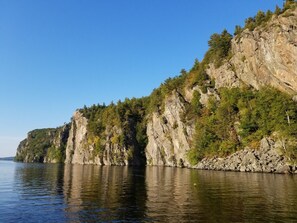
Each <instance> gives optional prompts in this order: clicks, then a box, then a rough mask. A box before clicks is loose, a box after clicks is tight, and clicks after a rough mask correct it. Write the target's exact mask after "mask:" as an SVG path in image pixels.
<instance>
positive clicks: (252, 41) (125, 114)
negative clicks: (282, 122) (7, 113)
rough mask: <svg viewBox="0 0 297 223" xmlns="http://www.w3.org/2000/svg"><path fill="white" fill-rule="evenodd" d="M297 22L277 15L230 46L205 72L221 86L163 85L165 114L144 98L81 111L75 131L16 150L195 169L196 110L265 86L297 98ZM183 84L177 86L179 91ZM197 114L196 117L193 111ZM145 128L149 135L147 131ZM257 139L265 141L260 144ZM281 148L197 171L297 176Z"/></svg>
mask: <svg viewBox="0 0 297 223" xmlns="http://www.w3.org/2000/svg"><path fill="white" fill-rule="evenodd" d="M296 24H297V9H290V10H287V11H286V12H284V13H283V14H281V15H278V16H277V15H273V17H272V18H271V19H270V20H269V21H268V22H267V24H265V25H262V26H258V27H256V28H255V29H254V30H253V31H249V30H248V29H245V30H244V31H243V32H242V33H241V34H240V35H238V36H235V37H234V38H233V39H232V41H231V52H232V53H231V57H230V58H228V60H225V61H224V62H223V63H222V65H221V66H220V67H215V65H214V64H208V66H207V69H206V70H205V72H206V74H207V75H208V76H210V77H211V79H214V80H215V86H213V85H212V83H211V80H210V79H207V78H206V79H202V81H201V82H200V83H204V84H205V86H202V85H201V84H199V86H198V84H197V83H198V81H197V82H196V85H194V86H192V85H190V84H188V83H190V82H191V81H189V80H187V79H186V78H188V79H190V78H191V77H190V76H191V75H189V76H186V75H184V77H185V80H184V82H183V84H184V83H185V84H184V85H183V86H182V87H179V86H174V87H172V86H170V88H167V89H165V90H164V89H163V90H164V91H165V92H166V96H164V94H163V93H162V91H163V90H162V89H161V87H162V85H161V87H160V89H161V90H160V91H159V93H158V94H159V95H162V94H163V95H162V97H161V96H160V98H157V99H156V100H155V101H157V103H156V104H157V107H158V106H159V107H158V109H157V110H158V111H156V110H154V112H148V111H150V110H149V109H147V106H148V105H147V104H149V103H148V102H147V101H146V100H143V101H141V102H139V101H137V99H133V100H131V101H129V102H127V103H119V104H118V105H110V106H109V107H108V106H107V107H104V106H101V107H100V106H99V107H97V108H96V106H95V107H94V108H86V109H85V110H83V109H81V110H80V111H76V112H75V113H74V115H73V118H72V121H71V124H70V125H65V126H63V127H61V128H57V129H44V130H34V131H32V132H30V133H29V134H28V138H27V139H25V140H24V141H22V142H21V143H20V145H19V147H18V149H17V156H16V157H17V160H19V161H24V162H60V161H64V160H65V163H72V164H75V163H77V164H97V165H145V164H146V165H161V166H164V165H165V166H179V167H184V166H185V167H192V165H191V164H190V161H189V157H188V155H189V154H188V152H189V151H190V150H191V148H192V147H194V146H195V145H194V143H193V141H194V135H195V131H196V130H197V128H199V126H197V123H195V120H197V119H196V118H197V116H199V115H201V114H199V113H197V112H196V111H195V112H196V113H195V114H194V116H195V115H196V117H194V116H193V110H194V109H196V110H199V109H201V108H202V107H204V108H207V107H208V106H210V105H209V101H210V100H209V99H212V100H213V105H212V106H213V107H215V106H216V103H217V104H218V103H219V102H220V99H221V98H220V93H219V89H220V88H222V87H227V88H235V87H243V86H250V87H252V88H253V89H257V90H258V89H261V87H263V86H273V87H275V88H276V89H278V90H280V91H283V92H287V93H289V94H290V95H291V96H294V95H295V94H297V25H296ZM181 77H182V76H181ZM176 83H177V82H174V84H175V85H177V84H176ZM178 83H179V84H180V82H178ZM167 84H168V83H167ZM174 84H172V85H174ZM168 85H170V84H168ZM203 87H204V88H203ZM168 89H170V90H168ZM194 92H196V93H197V95H199V100H198V101H199V103H198V102H197V99H196V102H195V103H193V100H195V96H194ZM197 95H196V96H197ZM291 96H290V97H291ZM151 97H152V96H151ZM233 99H234V98H233ZM149 100H152V99H149ZM158 100H159V101H158ZM160 101H161V102H160ZM159 102H160V103H159ZM252 103H254V102H252ZM156 104H154V105H155V107H156ZM226 104H227V105H228V103H226ZM243 104H244V101H242V106H243ZM160 105H162V106H160ZM227 105H226V106H227ZM191 106H192V107H191ZM193 106H194V107H193ZM195 106H196V107H195ZM197 106H198V107H199V106H200V107H201V108H200V107H199V108H198V107H197ZM161 107H162V108H161ZM250 107H251V106H250V105H249V107H248V108H246V109H245V110H243V112H245V113H247V112H251V111H250V110H249V108H250ZM229 108H230V107H229ZM191 109H192V113H191V112H189V110H191ZM236 109H239V108H236ZM208 110H209V111H207V112H208V114H209V116H211V114H212V113H214V111H213V110H212V108H210V109H208ZM222 111H224V110H222ZM207 112H206V113H207ZM224 112H226V115H230V114H231V112H232V111H230V109H229V110H226V111H224ZM235 112H236V111H235ZM237 112H238V111H237ZM189 113H190V115H189ZM191 114H192V115H191ZM251 114H252V112H251ZM240 115H242V114H240ZM188 116H189V117H188ZM238 116H239V114H238ZM289 116H290V115H288V114H287V113H286V116H284V117H285V119H288V122H289V125H290V120H289V119H290V117H289ZM238 120H239V118H238V119H237V120H236V123H232V126H233V127H232V128H231V129H229V130H228V131H230V132H231V133H234V134H237V135H236V137H235V138H236V139H238V140H240V136H239V130H238V126H239V125H240V123H238ZM233 121H234V120H233ZM291 121H294V120H291ZM202 123H203V122H202ZM90 124H91V125H90ZM227 124H228V123H227ZM227 124H226V125H227ZM251 124H254V123H251ZM214 125H215V122H214ZM94 126H95V127H94ZM145 128H146V135H145V133H144V132H145V131H143V129H144V130H145ZM231 133H230V134H231ZM220 134H221V135H228V134H229V133H226V134H225V133H220ZM230 134H229V135H230ZM225 137H226V136H225ZM230 140H231V138H230ZM230 140H229V141H228V143H229V144H228V143H226V144H225V147H222V148H226V147H228V146H229V145H230V144H232V142H233V141H232V140H231V141H230ZM257 140H258V141H257V143H259V139H258V138H257ZM257 143H256V144H257ZM216 146H219V145H218V144H217V145H216ZM281 147H282V146H281V145H280V143H279V142H278V141H277V140H273V139H271V138H267V137H265V138H264V139H262V141H261V143H260V146H259V148H258V149H259V150H253V149H249V148H245V149H244V150H242V151H238V152H236V153H235V154H232V155H230V156H227V157H225V158H218V157H214V158H205V159H203V160H202V161H201V162H200V163H198V164H197V165H196V166H195V167H196V168H200V169H215V170H234V171H257V172H289V171H296V170H297V169H296V168H295V167H292V166H290V165H291V164H288V163H289V161H290V160H288V159H286V157H285V155H284V154H285V152H284V151H283V150H282V149H280V148H281ZM294 156H295V155H294ZM294 168H295V169H294Z"/></svg>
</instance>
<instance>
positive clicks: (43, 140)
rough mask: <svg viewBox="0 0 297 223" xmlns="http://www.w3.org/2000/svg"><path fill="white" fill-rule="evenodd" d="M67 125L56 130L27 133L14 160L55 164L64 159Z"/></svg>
mask: <svg viewBox="0 0 297 223" xmlns="http://www.w3.org/2000/svg"><path fill="white" fill-rule="evenodd" d="M68 133H69V125H64V126H62V127H59V128H56V129H36V130H33V131H31V132H29V133H28V136H27V138H26V139H25V140H23V141H22V142H21V143H20V144H19V146H18V148H17V153H16V157H15V160H16V161H21V162H27V163H31V162H45V163H57V162H63V161H64V159H65V147H66V143H67V139H68Z"/></svg>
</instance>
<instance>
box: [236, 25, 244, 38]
mask: <svg viewBox="0 0 297 223" xmlns="http://www.w3.org/2000/svg"><path fill="white" fill-rule="evenodd" d="M242 31H243V28H242V27H241V26H239V25H236V26H235V30H234V36H236V35H240V34H241V33H242Z"/></svg>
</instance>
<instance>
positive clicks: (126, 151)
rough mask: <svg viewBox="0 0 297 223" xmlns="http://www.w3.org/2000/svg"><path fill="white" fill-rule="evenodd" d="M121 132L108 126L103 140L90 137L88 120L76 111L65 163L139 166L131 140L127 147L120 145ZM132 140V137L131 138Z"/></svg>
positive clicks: (115, 127)
mask: <svg viewBox="0 0 297 223" xmlns="http://www.w3.org/2000/svg"><path fill="white" fill-rule="evenodd" d="M121 135H123V130H122V129H121V128H120V127H118V126H108V127H107V128H106V129H105V133H104V137H105V138H104V139H101V140H100V142H98V141H99V138H97V137H95V136H91V135H90V133H89V132H88V120H87V119H86V118H85V117H84V116H83V114H82V113H81V112H80V111H76V112H75V113H74V115H73V118H72V122H71V129H70V133H69V138H68V141H67V147H66V160H65V163H72V164H97V165H119V166H124V165H141V164H143V161H142V159H141V157H140V156H138V153H137V148H136V147H135V145H134V141H133V139H132V140H130V143H129V145H128V146H126V145H121V144H120V142H119V138H118V137H119V136H121ZM132 138H133V137H132Z"/></svg>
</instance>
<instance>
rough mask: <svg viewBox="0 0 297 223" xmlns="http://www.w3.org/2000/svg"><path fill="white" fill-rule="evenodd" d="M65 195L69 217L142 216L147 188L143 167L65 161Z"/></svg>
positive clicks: (115, 217)
mask: <svg viewBox="0 0 297 223" xmlns="http://www.w3.org/2000/svg"><path fill="white" fill-rule="evenodd" d="M64 196H65V202H66V203H67V206H68V207H67V210H66V211H67V215H68V217H69V218H70V219H78V220H79V221H86V219H97V220H101V221H109V220H114V219H127V220H133V219H139V218H141V217H143V216H144V213H143V210H144V209H145V201H146V190H145V184H144V176H143V171H142V170H135V169H132V168H128V167H114V166H102V167H98V166H93V165H65V168H64Z"/></svg>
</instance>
